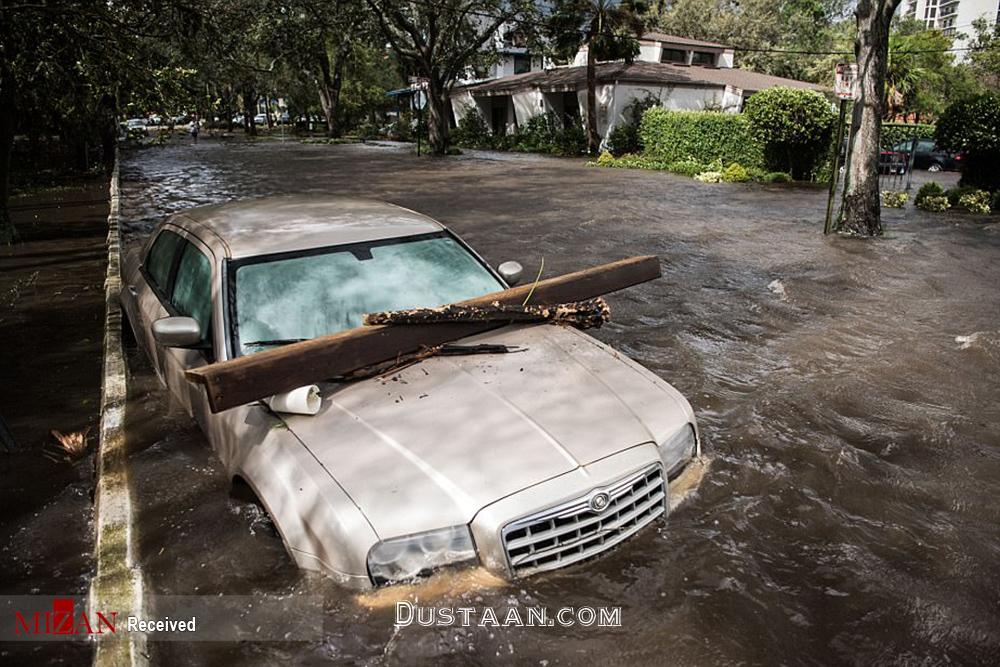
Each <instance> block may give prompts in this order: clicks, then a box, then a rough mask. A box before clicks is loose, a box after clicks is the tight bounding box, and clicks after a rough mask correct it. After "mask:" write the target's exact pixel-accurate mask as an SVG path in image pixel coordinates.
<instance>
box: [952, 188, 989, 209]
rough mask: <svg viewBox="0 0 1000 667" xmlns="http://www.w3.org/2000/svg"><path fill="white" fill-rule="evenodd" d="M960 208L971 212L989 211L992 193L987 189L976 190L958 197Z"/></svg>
mask: <svg viewBox="0 0 1000 667" xmlns="http://www.w3.org/2000/svg"><path fill="white" fill-rule="evenodd" d="M958 208H960V209H962V210H964V211H968V212H969V213H979V214H985V213H989V212H990V193H989V192H986V191H985V190H976V191H975V192H970V193H968V194H964V195H962V196H961V197H959V199H958Z"/></svg>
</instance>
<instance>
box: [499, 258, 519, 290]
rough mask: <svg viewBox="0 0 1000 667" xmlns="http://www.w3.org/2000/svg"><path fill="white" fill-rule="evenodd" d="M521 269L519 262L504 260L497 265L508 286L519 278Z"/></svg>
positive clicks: (514, 283) (512, 284)
mask: <svg viewBox="0 0 1000 667" xmlns="http://www.w3.org/2000/svg"><path fill="white" fill-rule="evenodd" d="M523 271H524V267H523V266H521V264H520V262H504V263H503V264H501V265H500V266H498V267H497V272H499V273H500V277H501V278H503V279H504V281H506V283H507V284H508V285H510V286H514V285H516V284H517V282H518V281H519V280H521V273H522V272H523Z"/></svg>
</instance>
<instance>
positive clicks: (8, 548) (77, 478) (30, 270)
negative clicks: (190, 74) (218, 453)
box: [0, 178, 108, 665]
mask: <svg viewBox="0 0 1000 667" xmlns="http://www.w3.org/2000/svg"><path fill="white" fill-rule="evenodd" d="M107 195H108V186H107V181H106V180H105V179H104V178H99V179H95V180H93V181H88V182H86V183H84V184H82V185H74V186H72V187H62V188H55V189H46V190H42V191H40V192H34V193H31V194H29V195H22V196H16V197H14V198H12V200H11V217H12V219H13V221H14V223H15V224H16V225H17V229H18V231H19V233H20V235H21V239H22V241H23V242H22V243H20V244H18V245H15V246H13V247H7V246H0V349H2V351H0V369H2V370H0V378H2V380H0V412H2V414H3V417H4V419H5V420H6V421H7V423H8V425H9V427H10V430H11V432H12V434H13V436H14V439H15V440H16V442H17V448H16V449H15V451H14V452H10V453H8V452H5V451H4V450H3V447H2V446H0V561H2V566H0V596H7V595H85V594H86V592H87V588H88V585H89V581H90V578H91V576H92V575H93V561H92V558H91V553H92V551H93V520H92V514H93V513H92V497H93V489H94V464H93V451H94V446H95V444H96V441H97V423H98V419H99V412H100V400H101V352H102V349H103V340H104V275H105V270H106V265H107V245H106V237H107V230H108V228H107V215H108V203H107ZM51 429H57V430H59V431H62V432H64V433H72V432H77V431H82V430H87V429H89V444H90V450H89V454H88V455H87V456H84V457H81V458H80V459H76V460H70V459H69V458H67V457H66V456H65V455H64V454H63V453H61V452H60V451H59V449H58V447H57V446H56V444H55V440H54V439H53V437H52V436H51V434H50V430H51ZM2 622H3V623H4V624H6V623H8V622H13V621H12V619H8V618H6V617H5V618H4V619H3V621H2ZM90 656H91V646H90V645H89V644H87V643H85V642H59V643H16V644H15V643H3V642H0V664H12V665H30V664H86V663H87V662H89V660H90Z"/></svg>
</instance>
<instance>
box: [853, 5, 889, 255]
mask: <svg viewBox="0 0 1000 667" xmlns="http://www.w3.org/2000/svg"><path fill="white" fill-rule="evenodd" d="M900 2H901V0H859V1H858V4H857V8H856V9H855V10H854V16H855V20H856V22H857V37H856V38H855V42H854V56H855V59H856V61H857V63H858V78H859V82H858V83H859V86H858V89H859V97H858V99H857V100H856V101H855V103H854V110H853V112H852V117H851V138H850V144H849V148H848V154H847V182H846V186H845V191H844V207H843V211H842V212H841V221H840V228H841V229H843V230H845V231H847V232H849V233H851V234H854V235H858V236H880V235H881V234H882V211H881V202H880V193H879V184H878V177H879V171H878V170H879V154H880V151H881V149H880V143H879V141H880V136H881V131H882V116H883V115H884V113H885V112H884V108H883V107H884V106H885V74H886V66H887V65H888V62H887V61H888V56H889V27H890V25H891V23H892V15H893V14H894V13H895V11H896V8H897V7H898V6H899V3H900Z"/></svg>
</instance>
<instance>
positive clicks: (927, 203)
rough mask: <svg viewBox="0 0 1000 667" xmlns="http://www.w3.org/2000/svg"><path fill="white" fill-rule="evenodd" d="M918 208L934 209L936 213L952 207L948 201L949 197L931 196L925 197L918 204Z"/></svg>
mask: <svg viewBox="0 0 1000 667" xmlns="http://www.w3.org/2000/svg"><path fill="white" fill-rule="evenodd" d="M917 208H919V209H922V210H924V211H933V212H935V213H940V212H941V211H947V210H948V209H949V208H951V204H949V203H948V198H947V197H943V196H930V197H924V198H923V199H922V200H921V201H920V202H919V203H918V204H917Z"/></svg>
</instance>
